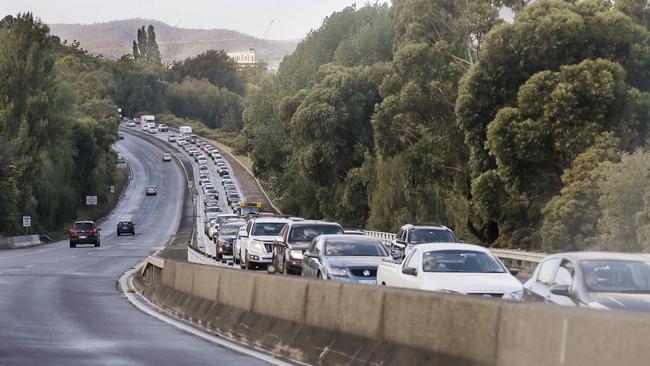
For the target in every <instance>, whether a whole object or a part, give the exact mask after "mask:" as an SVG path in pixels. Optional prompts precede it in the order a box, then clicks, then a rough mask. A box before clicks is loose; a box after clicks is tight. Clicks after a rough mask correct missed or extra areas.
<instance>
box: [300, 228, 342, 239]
mask: <svg viewBox="0 0 650 366" xmlns="http://www.w3.org/2000/svg"><path fill="white" fill-rule="evenodd" d="M331 234H343V230H342V229H341V227H339V226H338V225H301V226H294V227H293V228H292V229H291V233H290V234H289V241H290V242H295V241H300V242H311V241H312V240H313V239H314V238H315V237H317V236H318V235H331Z"/></svg>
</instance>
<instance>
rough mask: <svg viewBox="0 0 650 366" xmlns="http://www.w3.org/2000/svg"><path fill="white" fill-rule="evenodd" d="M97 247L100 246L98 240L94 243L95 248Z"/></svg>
mask: <svg viewBox="0 0 650 366" xmlns="http://www.w3.org/2000/svg"><path fill="white" fill-rule="evenodd" d="M99 245H100V244H99V240H97V242H96V243H95V248H97V247H98V246H99Z"/></svg>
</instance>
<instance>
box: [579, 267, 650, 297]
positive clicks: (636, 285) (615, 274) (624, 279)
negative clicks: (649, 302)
mask: <svg viewBox="0 0 650 366" xmlns="http://www.w3.org/2000/svg"><path fill="white" fill-rule="evenodd" d="M580 266H581V268H582V272H583V274H584V281H585V285H586V286H587V289H588V290H589V291H591V292H619V293H650V263H648V262H644V261H617V260H598V261H583V262H582V263H581V264H580Z"/></svg>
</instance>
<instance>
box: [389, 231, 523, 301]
mask: <svg viewBox="0 0 650 366" xmlns="http://www.w3.org/2000/svg"><path fill="white" fill-rule="evenodd" d="M513 272H514V271H513ZM515 274H516V273H515ZM377 284H378V285H384V286H394V287H403V288H411V289H417V290H425V291H436V292H445V293H456V294H466V295H476V296H481V297H494V298H502V299H506V300H514V301H520V300H521V299H522V297H523V285H522V284H521V282H519V280H517V279H516V278H515V277H514V276H513V274H511V273H510V271H509V270H508V268H506V266H505V265H503V263H501V261H500V260H499V259H497V258H496V257H495V256H494V255H492V253H490V251H489V250H487V249H486V248H484V247H481V246H478V245H471V244H460V243H433V244H419V245H417V246H415V247H414V248H413V250H411V252H410V253H409V254H408V255H407V256H406V258H404V260H403V261H402V262H401V263H399V262H398V261H394V260H384V261H382V262H381V264H380V265H379V268H378V269H377Z"/></svg>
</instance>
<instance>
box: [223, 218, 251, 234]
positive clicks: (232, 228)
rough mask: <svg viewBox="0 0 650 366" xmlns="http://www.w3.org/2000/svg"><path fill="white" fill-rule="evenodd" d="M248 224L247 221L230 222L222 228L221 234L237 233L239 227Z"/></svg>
mask: <svg viewBox="0 0 650 366" xmlns="http://www.w3.org/2000/svg"><path fill="white" fill-rule="evenodd" d="M244 225H246V223H245V222H241V221H238V222H236V223H228V224H226V225H224V226H223V227H222V228H221V235H237V232H238V231H239V228H240V227H242V226H244Z"/></svg>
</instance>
